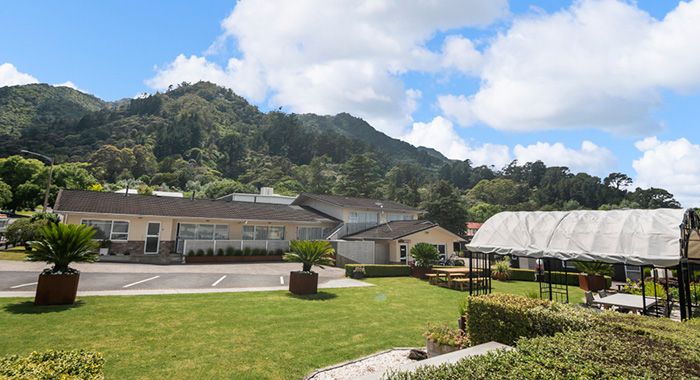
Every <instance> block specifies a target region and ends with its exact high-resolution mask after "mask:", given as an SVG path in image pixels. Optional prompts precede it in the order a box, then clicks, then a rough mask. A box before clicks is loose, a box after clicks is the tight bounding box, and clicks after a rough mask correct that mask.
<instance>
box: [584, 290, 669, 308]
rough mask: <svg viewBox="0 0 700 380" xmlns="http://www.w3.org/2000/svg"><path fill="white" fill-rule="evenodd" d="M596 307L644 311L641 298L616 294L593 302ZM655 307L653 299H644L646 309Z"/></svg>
mask: <svg viewBox="0 0 700 380" xmlns="http://www.w3.org/2000/svg"><path fill="white" fill-rule="evenodd" d="M593 303H594V304H597V305H605V306H617V307H620V308H623V309H627V310H638V311H644V304H643V301H642V296H638V295H634V294H625V293H617V294H612V295H609V296H607V297H603V298H598V299H596V300H594V301H593ZM654 305H656V300H655V299H654V298H650V297H646V307H647V309H648V308H650V307H652V306H654Z"/></svg>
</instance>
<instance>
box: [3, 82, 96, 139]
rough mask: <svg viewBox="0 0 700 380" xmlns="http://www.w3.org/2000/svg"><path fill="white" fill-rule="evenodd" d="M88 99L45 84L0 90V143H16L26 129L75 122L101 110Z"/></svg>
mask: <svg viewBox="0 0 700 380" xmlns="http://www.w3.org/2000/svg"><path fill="white" fill-rule="evenodd" d="M105 105H106V103H105V102H104V101H102V100H100V99H98V98H96V97H94V96H92V95H88V94H84V93H82V92H80V91H76V90H73V89H72V88H68V87H54V86H50V85H47V84H29V85H24V86H9V87H0V140H5V139H16V138H18V137H19V136H20V135H21V134H22V131H24V130H25V129H26V128H27V127H30V126H32V125H37V124H52V123H54V122H56V121H58V120H66V121H69V120H70V121H76V120H78V119H80V118H81V117H83V116H84V115H85V114H87V113H89V112H93V111H97V110H99V109H101V108H103V107H105Z"/></svg>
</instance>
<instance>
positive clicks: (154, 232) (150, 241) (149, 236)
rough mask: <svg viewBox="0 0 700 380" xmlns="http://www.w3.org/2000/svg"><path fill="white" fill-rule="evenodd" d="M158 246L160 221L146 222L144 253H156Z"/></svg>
mask: <svg viewBox="0 0 700 380" xmlns="http://www.w3.org/2000/svg"><path fill="white" fill-rule="evenodd" d="M159 248H160V222H148V225H147V226H146V244H145V248H144V253H145V254H147V255H157V254H158V249H159Z"/></svg>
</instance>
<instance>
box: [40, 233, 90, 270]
mask: <svg viewBox="0 0 700 380" xmlns="http://www.w3.org/2000/svg"><path fill="white" fill-rule="evenodd" d="M40 231H41V238H40V239H39V240H38V241H35V242H33V243H32V248H33V250H32V251H31V252H29V253H28V254H27V259H28V260H29V261H45V262H47V263H49V264H53V265H54V266H53V268H51V270H50V273H52V274H67V273H73V272H75V270H74V269H72V268H70V267H69V265H70V263H72V262H90V263H91V262H95V261H97V258H98V254H97V252H96V251H95V250H96V249H97V247H98V246H99V244H98V243H97V242H96V241H94V240H93V237H94V236H95V230H94V229H93V228H92V227H90V226H86V225H76V224H61V223H59V224H54V223H50V224H49V225H47V226H45V227H43V228H42V229H41V230H40Z"/></svg>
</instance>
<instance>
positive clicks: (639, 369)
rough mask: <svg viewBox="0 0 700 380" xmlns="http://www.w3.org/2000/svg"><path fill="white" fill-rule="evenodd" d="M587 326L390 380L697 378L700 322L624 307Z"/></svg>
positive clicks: (699, 370)
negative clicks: (638, 313)
mask: <svg viewBox="0 0 700 380" xmlns="http://www.w3.org/2000/svg"><path fill="white" fill-rule="evenodd" d="M597 318H598V323H597V324H596V325H594V326H592V327H591V328H590V329H588V330H585V331H569V332H564V333H557V334H556V335H555V336H553V337H548V336H542V337H536V338H530V339H522V340H520V341H518V343H517V350H512V351H499V352H495V353H489V354H486V355H481V356H475V357H472V358H468V359H465V360H461V361H459V362H457V363H455V364H445V365H441V366H439V367H423V368H420V369H418V370H416V371H415V372H410V373H407V372H401V373H393V374H391V375H389V376H388V377H387V378H388V379H391V380H409V379H410V380H467V379H526V380H534V379H572V380H573V379H659V380H661V379H670V378H679V379H681V378H682V379H697V378H700V365H698V362H699V361H700V349H698V347H700V334H698V333H697V331H698V330H697V329H698V328H699V327H700V324H699V323H694V322H684V323H679V322H675V321H672V320H669V319H666V318H648V317H642V316H636V315H624V314H619V313H603V314H599V315H598V317H597Z"/></svg>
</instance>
